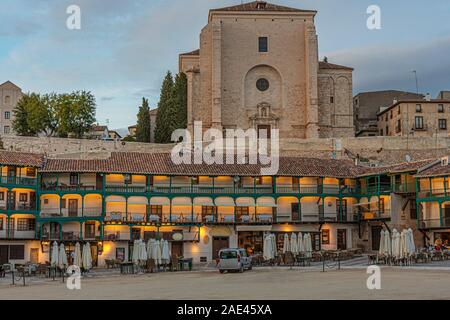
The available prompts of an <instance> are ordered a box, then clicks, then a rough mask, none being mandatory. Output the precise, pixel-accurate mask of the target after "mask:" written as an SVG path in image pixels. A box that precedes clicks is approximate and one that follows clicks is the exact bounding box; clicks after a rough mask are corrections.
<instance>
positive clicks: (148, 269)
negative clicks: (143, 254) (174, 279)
mask: <svg viewBox="0 0 450 320" xmlns="http://www.w3.org/2000/svg"><path fill="white" fill-rule="evenodd" d="M155 269H156V265H155V260H153V259H148V260H147V264H146V269H145V271H146V272H147V273H153V272H155Z"/></svg>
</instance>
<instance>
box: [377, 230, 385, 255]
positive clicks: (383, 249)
mask: <svg viewBox="0 0 450 320" xmlns="http://www.w3.org/2000/svg"><path fill="white" fill-rule="evenodd" d="M384 235H385V233H384V230H381V232H380V249H379V250H378V253H379V254H380V255H384V254H385V251H386V250H385V248H384V246H385V245H386V241H385V238H384Z"/></svg>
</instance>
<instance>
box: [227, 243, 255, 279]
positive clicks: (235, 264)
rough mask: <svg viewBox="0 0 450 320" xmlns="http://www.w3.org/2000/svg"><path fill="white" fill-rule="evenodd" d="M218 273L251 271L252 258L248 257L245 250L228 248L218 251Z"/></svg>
mask: <svg viewBox="0 0 450 320" xmlns="http://www.w3.org/2000/svg"><path fill="white" fill-rule="evenodd" d="M219 259H220V260H219V271H220V273H224V272H225V271H233V270H234V271H239V272H244V270H245V269H247V270H251V269H252V258H251V257H249V256H248V254H247V251H245V249H239V248H228V249H222V250H220V251H219Z"/></svg>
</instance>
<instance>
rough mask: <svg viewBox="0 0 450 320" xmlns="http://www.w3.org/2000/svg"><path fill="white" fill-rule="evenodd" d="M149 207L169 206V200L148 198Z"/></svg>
mask: <svg viewBox="0 0 450 320" xmlns="http://www.w3.org/2000/svg"><path fill="white" fill-rule="evenodd" d="M150 205H153V206H170V200H169V198H166V197H152V198H150Z"/></svg>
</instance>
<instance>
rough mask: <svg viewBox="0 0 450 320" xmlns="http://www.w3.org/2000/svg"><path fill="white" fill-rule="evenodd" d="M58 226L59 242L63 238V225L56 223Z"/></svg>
mask: <svg viewBox="0 0 450 320" xmlns="http://www.w3.org/2000/svg"><path fill="white" fill-rule="evenodd" d="M58 224H59V240H60V241H61V240H62V238H63V230H62V229H63V224H62V223H61V222H58Z"/></svg>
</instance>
